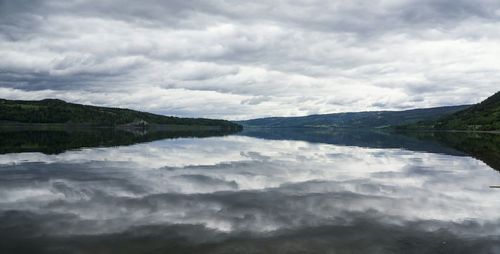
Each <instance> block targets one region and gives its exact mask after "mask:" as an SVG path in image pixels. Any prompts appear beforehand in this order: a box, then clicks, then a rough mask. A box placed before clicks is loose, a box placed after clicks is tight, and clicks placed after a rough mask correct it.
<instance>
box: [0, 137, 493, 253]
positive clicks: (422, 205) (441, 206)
mask: <svg viewBox="0 0 500 254" xmlns="http://www.w3.org/2000/svg"><path fill="white" fill-rule="evenodd" d="M227 134H229V133H215V132H211V133H186V132H184V133H178V132H177V133H171V132H168V133H165V132H160V133H135V132H134V133H131V132H123V131H110V130H78V131H74V130H73V131H61V130H44V131H32V130H25V131H22V130H10V131H4V132H2V133H0V136H1V137H2V139H1V143H0V253H500V189H496V188H490V186H492V185H500V173H499V171H497V170H498V169H499V168H500V167H498V165H499V164H498V161H499V160H498V157H499V156H500V153H498V151H500V140H499V135H491V134H484V135H480V134H463V133H413V134H389V133H385V132H364V131H358V132H345V131H343V132H338V131H337V132H335V131H326V130H305V129H302V130H301V129H295V130H294V129H289V130H274V131H262V130H246V131H244V132H243V133H240V134H237V135H227ZM213 135H215V136H213Z"/></svg>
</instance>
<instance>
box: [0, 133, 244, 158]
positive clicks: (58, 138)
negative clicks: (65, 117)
mask: <svg viewBox="0 0 500 254" xmlns="http://www.w3.org/2000/svg"><path fill="white" fill-rule="evenodd" d="M235 132H237V131H235V130H223V129H217V128H215V129H210V128H205V129H193V128H191V129H184V130H183V129H174V130H170V129H168V128H165V127H163V128H162V127H150V128H147V129H143V128H119V129H117V128H65V127H49V128H29V127H18V128H13V127H10V128H3V129H2V130H0V140H1V142H0V154H5V153H22V152H41V153H45V154H56V153H62V152H64V151H67V150H71V149H77V148H83V147H111V146H123V145H132V144H136V143H143V142H149V141H154V140H160V139H173V138H186V137H197V138H202V137H213V136H224V135H229V134H234V133H235Z"/></svg>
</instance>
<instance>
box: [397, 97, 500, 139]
mask: <svg viewBox="0 0 500 254" xmlns="http://www.w3.org/2000/svg"><path fill="white" fill-rule="evenodd" d="M398 128H399V129H433V130H468V131H500V92H497V93H495V94H494V95H493V96H491V97H489V98H487V99H486V100H484V101H483V102H481V103H479V104H476V105H473V106H471V107H469V108H467V109H465V110H462V111H459V112H456V113H454V114H451V115H448V116H444V117H442V118H439V119H437V120H426V121H421V122H418V123H416V124H409V125H405V126H401V127H398Z"/></svg>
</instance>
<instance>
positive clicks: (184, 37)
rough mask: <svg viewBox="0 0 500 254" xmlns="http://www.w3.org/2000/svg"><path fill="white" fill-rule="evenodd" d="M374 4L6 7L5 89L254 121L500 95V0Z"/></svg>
mask: <svg viewBox="0 0 500 254" xmlns="http://www.w3.org/2000/svg"><path fill="white" fill-rule="evenodd" d="M363 3H364V4H360V3H357V2H356V1H349V2H345V1H327V2H324V1H319V0H315V1H307V2H301V3H298V2H295V1H277V2H273V3H267V2H263V1H262V2H261V1H254V2H251V3H250V2H248V3H247V2H245V3H241V4H238V5H234V4H231V5H229V4H228V3H226V2H223V1H203V2H197V1H169V2H163V1H150V2H147V3H141V4H140V6H139V5H138V4H137V3H136V2H130V3H127V4H123V3H118V2H114V1H109V2H106V3H101V2H93V1H69V2H65V3H64V4H61V3H60V2H51V1H48V2H45V3H41V2H40V3H37V4H36V5H35V4H33V5H27V4H24V5H22V4H15V3H2V5H3V9H4V12H5V13H3V14H5V15H3V16H4V17H3V18H2V19H1V22H2V25H0V70H1V72H0V86H1V87H3V88H4V89H1V90H0V97H4V98H17V99H27V97H26V98H25V97H22V96H19V95H21V94H22V95H27V94H30V95H29V96H34V97H36V98H42V97H44V96H55V97H58V98H61V99H66V100H72V101H75V102H83V101H92V102H93V103H96V102H99V103H96V104H102V105H105V106H117V105H119V106H123V107H132V108H143V109H148V110H153V111H155V112H158V113H164V114H188V115H190V116H192V115H201V116H208V117H222V118H231V119H243V118H249V117H258V116H270V115H303V114H310V113H328V112H339V111H356V110H380V109H402V108H413V107H430V106H440V105H449V104H463V103H473V102H477V101H479V100H481V99H484V98H485V97H486V96H488V95H490V94H492V93H494V92H496V91H497V90H498V83H499V81H500V75H499V74H498V72H497V71H496V70H498V69H499V68H500V64H499V63H498V61H497V59H496V58H495V56H497V55H499V54H500V52H499V51H500V46H499V45H500V43H499V42H500V33H499V32H498V29H497V27H498V25H499V24H500V19H499V18H498V15H496V14H495V13H496V12H495V11H494V10H497V9H498V7H500V6H499V4H498V3H496V2H495V1H489V0H483V1H479V2H475V3H474V4H470V2H468V1H450V0H442V1H410V0H407V1H403V0H401V1H396V0H391V1H387V0H385V1H382V0H381V1H373V2H370V3H369V4H368V5H367V4H366V2H363ZM495 7H497V8H495ZM9 89H13V90H9ZM17 90H19V92H15V93H16V94H17V95H16V96H13V92H12V91H17ZM8 91H10V92H8ZM22 91H25V92H26V93H24V94H23V93H22ZM46 91H52V92H50V93H47V92H46ZM151 91H153V92H155V93H154V94H151ZM180 91H182V92H180ZM35 94H36V95H35ZM97 94H104V95H101V96H97V98H102V99H100V100H96V99H93V100H91V99H90V98H95V97H96V96H95V95H97ZM122 94H125V95H126V96H125V97H126V98H127V100H121V99H120V103H117V102H116V99H112V97H115V96H119V98H122V96H121V95H122ZM194 94H195V95H196V96H195V97H193V95H194ZM89 95H91V96H89ZM106 95H107V96H106ZM173 95H175V96H177V97H175V98H174V97H173ZM27 96H28V95H27ZM160 96H162V97H160ZM144 97H147V98H148V100H143V98H144ZM214 98H216V99H214ZM193 100H196V101H197V102H196V103H194V102H193ZM125 101H126V102H125ZM167 101H168V102H167ZM340 102H346V103H345V104H342V103H340ZM141 103H146V104H145V105H141ZM138 105H140V106H138ZM162 105H163V106H162ZM165 105H168V106H165ZM199 105H205V106H204V107H203V108H193V107H197V106H199ZM206 105H209V106H208V108H210V110H205V108H207V107H206Z"/></svg>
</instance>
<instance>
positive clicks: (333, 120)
mask: <svg viewBox="0 0 500 254" xmlns="http://www.w3.org/2000/svg"><path fill="white" fill-rule="evenodd" d="M468 107H470V106H469V105H463V106H449V107H438V108H424V109H412V110H404V111H369V112H351V113H335V114H323V115H310V116H301V117H269V118H259V119H253V120H247V121H240V122H238V123H240V124H242V125H244V126H255V127H279V128H281V127H331V128H382V127H388V126H396V125H403V124H410V123H416V122H418V121H422V120H429V119H430V120H435V119H438V118H440V117H442V116H444V115H447V114H452V113H455V112H457V111H461V110H464V109H466V108H468Z"/></svg>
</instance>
